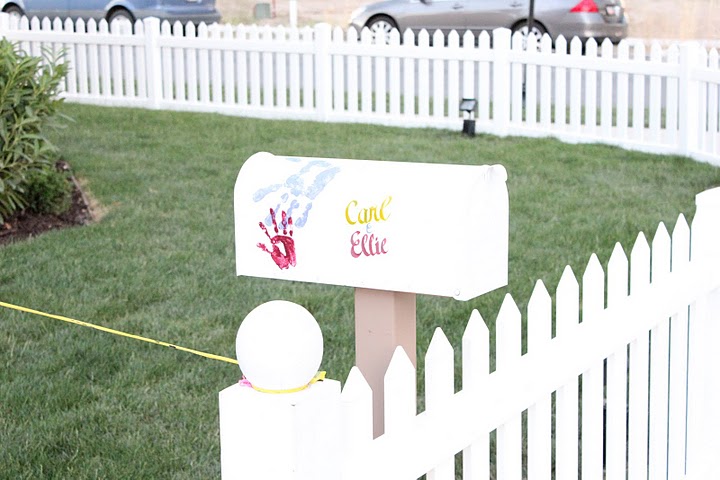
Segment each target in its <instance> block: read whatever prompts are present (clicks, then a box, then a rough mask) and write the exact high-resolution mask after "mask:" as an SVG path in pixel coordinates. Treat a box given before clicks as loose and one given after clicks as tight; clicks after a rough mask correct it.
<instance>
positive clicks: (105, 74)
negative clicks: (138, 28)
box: [68, 20, 162, 98]
mask: <svg viewBox="0 0 720 480" xmlns="http://www.w3.org/2000/svg"><path fill="white" fill-rule="evenodd" d="M151 26H152V25H151V24H150V23H146V24H145V27H146V28H145V42H146V43H145V60H146V61H147V62H148V65H149V67H150V68H148V70H147V73H148V75H147V80H148V96H151V98H152V95H154V94H155V93H154V92H156V90H157V87H159V86H161V85H162V84H161V83H160V79H159V78H158V77H157V75H161V70H160V68H159V65H157V63H158V61H159V54H160V51H159V49H156V46H157V35H154V34H153V32H152V31H151V30H152V28H150V27H151ZM157 26H158V29H159V27H160V24H159V23H158V24H157ZM99 35H100V36H101V37H102V38H103V40H105V39H106V38H107V37H108V35H109V27H108V23H107V22H106V21H105V20H101V21H100V25H99ZM153 60H155V62H154V63H150V62H152V61H153ZM68 78H69V77H68ZM111 80H112V79H111V74H110V46H109V45H107V44H106V43H101V44H100V82H101V86H102V95H103V96H104V97H106V98H108V97H110V95H112V93H111V92H112V88H111ZM151 85H152V86H154V87H155V88H151Z"/></svg>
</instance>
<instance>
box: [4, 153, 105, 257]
mask: <svg viewBox="0 0 720 480" xmlns="http://www.w3.org/2000/svg"><path fill="white" fill-rule="evenodd" d="M58 168H60V169H62V170H69V168H70V167H69V165H67V163H65V162H61V163H59V164H58ZM69 181H70V182H71V183H72V201H71V205H70V209H69V210H68V211H67V212H65V213H62V214H60V215H51V214H34V213H32V212H27V211H22V212H19V213H17V214H15V215H13V216H12V217H10V218H8V219H6V220H5V223H4V224H2V223H0V246H2V245H6V244H8V243H12V242H17V241H19V240H24V239H27V238H31V237H36V236H38V235H41V234H43V233H45V232H47V231H50V230H58V229H61V228H69V227H76V226H79V225H87V224H88V223H90V221H92V212H91V211H90V206H89V204H88V203H89V202H88V200H87V198H86V196H85V194H84V193H83V191H82V188H81V187H80V184H79V183H78V181H77V180H76V179H75V177H74V176H72V175H71V178H70V180H69Z"/></svg>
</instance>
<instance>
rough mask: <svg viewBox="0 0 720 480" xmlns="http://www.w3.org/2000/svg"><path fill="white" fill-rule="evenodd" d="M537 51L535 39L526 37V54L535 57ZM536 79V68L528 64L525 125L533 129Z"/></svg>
mask: <svg viewBox="0 0 720 480" xmlns="http://www.w3.org/2000/svg"><path fill="white" fill-rule="evenodd" d="M537 50H538V43H537V37H536V36H535V35H530V36H529V37H527V46H526V52H528V54H530V55H533V56H537ZM537 78H538V77H537V66H536V65H535V64H534V63H528V64H527V65H526V67H525V123H526V124H527V125H528V126H529V127H534V126H535V124H536V123H537V107H538V99H537V92H538V85H537Z"/></svg>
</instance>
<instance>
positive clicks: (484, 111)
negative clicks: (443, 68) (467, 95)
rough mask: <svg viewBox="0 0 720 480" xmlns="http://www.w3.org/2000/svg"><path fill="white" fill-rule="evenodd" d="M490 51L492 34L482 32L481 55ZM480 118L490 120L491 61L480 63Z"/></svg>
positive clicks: (481, 120)
mask: <svg viewBox="0 0 720 480" xmlns="http://www.w3.org/2000/svg"><path fill="white" fill-rule="evenodd" d="M489 51H490V34H488V32H485V31H484V32H481V33H480V36H479V38H478V52H479V55H483V54H486V53H488V52H489ZM476 98H477V99H478V120H479V121H480V122H481V123H485V124H486V123H488V122H489V121H490V99H491V98H492V93H491V91H490V62H482V61H481V62H479V63H478V93H477V97H476Z"/></svg>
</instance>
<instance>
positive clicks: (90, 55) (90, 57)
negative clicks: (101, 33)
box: [42, 18, 100, 96]
mask: <svg viewBox="0 0 720 480" xmlns="http://www.w3.org/2000/svg"><path fill="white" fill-rule="evenodd" d="M42 29H43V31H50V30H51V29H52V26H51V24H50V20H48V19H47V18H45V19H43V23H42ZM97 31H98V30H97V22H96V21H95V20H94V19H92V18H91V19H90V20H88V23H87V34H88V35H92V36H95V37H96V36H97ZM97 42H98V40H95V41H94V42H91V43H89V44H88V46H87V49H88V50H87V61H88V71H87V75H88V76H89V82H90V84H89V93H90V95H92V96H99V95H100V67H99V63H98V43H97Z"/></svg>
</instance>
